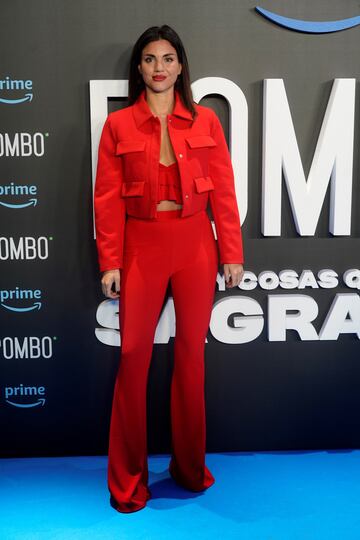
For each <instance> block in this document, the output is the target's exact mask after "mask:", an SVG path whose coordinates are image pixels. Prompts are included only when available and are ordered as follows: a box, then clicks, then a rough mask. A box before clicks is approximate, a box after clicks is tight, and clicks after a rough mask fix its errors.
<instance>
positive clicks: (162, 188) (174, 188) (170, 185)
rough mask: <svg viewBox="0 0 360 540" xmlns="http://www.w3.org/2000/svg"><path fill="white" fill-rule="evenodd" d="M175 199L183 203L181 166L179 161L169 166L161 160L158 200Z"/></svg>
mask: <svg viewBox="0 0 360 540" xmlns="http://www.w3.org/2000/svg"><path fill="white" fill-rule="evenodd" d="M163 200H167V201H175V202H177V203H178V204H182V202H183V201H182V195H181V184H180V174H179V166H178V163H177V161H175V163H172V164H171V165H169V166H166V165H163V164H162V163H160V162H159V189H158V201H157V202H160V201H163Z"/></svg>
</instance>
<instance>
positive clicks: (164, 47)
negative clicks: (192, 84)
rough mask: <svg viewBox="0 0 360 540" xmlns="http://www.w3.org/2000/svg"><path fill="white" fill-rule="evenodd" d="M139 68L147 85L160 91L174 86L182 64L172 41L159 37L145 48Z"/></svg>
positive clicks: (155, 90)
mask: <svg viewBox="0 0 360 540" xmlns="http://www.w3.org/2000/svg"><path fill="white" fill-rule="evenodd" d="M138 69H139V72H140V73H141V75H142V78H143V80H144V83H145V86H146V87H148V88H151V90H153V92H157V93H158V92H165V91H166V90H169V88H171V87H172V86H174V84H175V82H176V79H177V77H178V75H179V74H180V73H181V69H182V65H181V64H180V63H179V60H178V56H177V53H176V50H175V49H174V47H173V46H172V45H171V43H169V41H167V40H166V39H159V40H158V41H151V42H150V43H148V44H147V45H146V46H145V47H144V48H143V50H142V54H141V62H140V64H139V65H138Z"/></svg>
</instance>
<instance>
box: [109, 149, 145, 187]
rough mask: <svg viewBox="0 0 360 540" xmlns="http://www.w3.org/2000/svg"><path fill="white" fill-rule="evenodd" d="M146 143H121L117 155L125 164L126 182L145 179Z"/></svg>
mask: <svg viewBox="0 0 360 540" xmlns="http://www.w3.org/2000/svg"><path fill="white" fill-rule="evenodd" d="M145 148H146V141H119V142H118V143H117V144H116V152H115V155H116V156H118V157H119V158H121V160H122V163H123V172H124V181H125V182H127V181H131V182H132V181H134V180H140V179H144V176H145V173H146V151H145Z"/></svg>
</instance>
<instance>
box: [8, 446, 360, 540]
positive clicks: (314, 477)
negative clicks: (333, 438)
mask: <svg viewBox="0 0 360 540" xmlns="http://www.w3.org/2000/svg"><path fill="white" fill-rule="evenodd" d="M169 460H170V456H164V455H155V456H150V457H149V486H150V489H151V492H152V499H151V500H150V501H148V504H147V507H146V508H144V509H142V510H139V511H138V512H134V513H131V514H121V513H119V512H116V510H114V509H113V508H112V507H111V506H110V504H109V495H108V491H107V483H106V482H107V480H106V472H107V471H106V467H107V456H101V457H62V458H26V459H2V460H1V461H0V540H20V539H21V540H60V539H61V540H62V539H69V540H80V539H81V540H94V539H99V540H107V539H109V540H110V539H111V540H130V539H131V540H180V539H181V540H185V539H189V540H190V539H191V540H193V539H196V540H197V539H199V540H200V539H201V540H205V539H206V540H212V539H218V538H219V539H220V538H221V539H226V540H233V539H234V540H235V539H236V540H243V539H244V540H359V539H360V451H359V450H349V451H341V450H340V451H313V452H310V451H307V452H256V453H225V454H207V457H206V464H207V465H208V467H209V468H210V470H211V472H212V473H213V475H214V477H215V484H214V485H213V486H212V487H210V488H209V489H208V490H207V491H205V492H202V493H192V492H189V491H186V490H185V489H182V488H181V487H179V486H177V485H176V484H175V482H174V481H173V480H172V479H171V477H170V476H169V473H168V463H169Z"/></svg>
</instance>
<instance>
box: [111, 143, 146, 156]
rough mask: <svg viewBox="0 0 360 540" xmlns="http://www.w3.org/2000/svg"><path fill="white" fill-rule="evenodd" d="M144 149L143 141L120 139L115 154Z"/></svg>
mask: <svg viewBox="0 0 360 540" xmlns="http://www.w3.org/2000/svg"><path fill="white" fill-rule="evenodd" d="M144 149H145V141H120V142H118V143H117V145H116V155H117V156H119V155H121V154H127V153H128V152H141V151H142V150H144Z"/></svg>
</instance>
